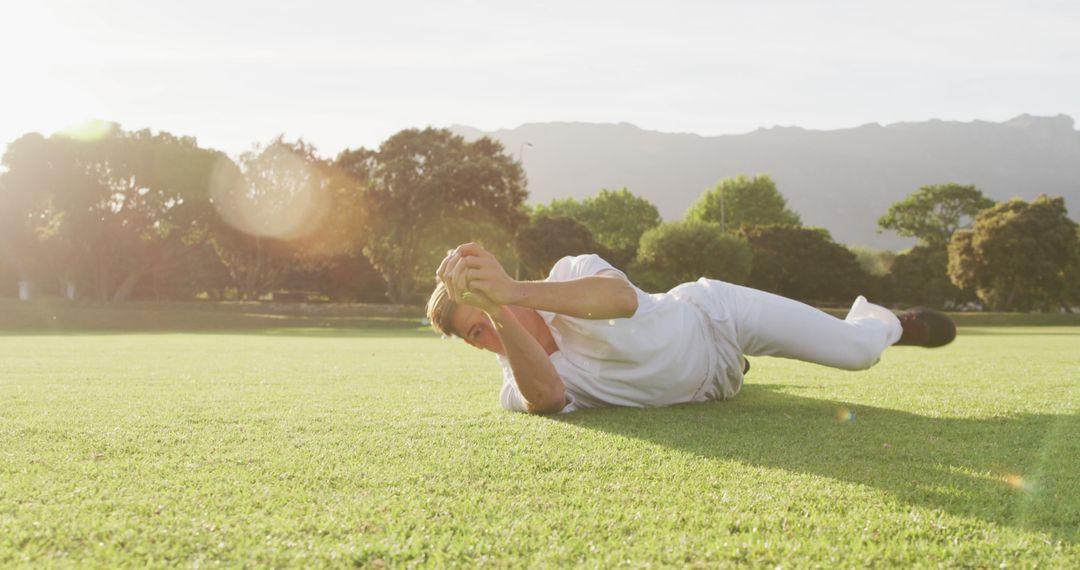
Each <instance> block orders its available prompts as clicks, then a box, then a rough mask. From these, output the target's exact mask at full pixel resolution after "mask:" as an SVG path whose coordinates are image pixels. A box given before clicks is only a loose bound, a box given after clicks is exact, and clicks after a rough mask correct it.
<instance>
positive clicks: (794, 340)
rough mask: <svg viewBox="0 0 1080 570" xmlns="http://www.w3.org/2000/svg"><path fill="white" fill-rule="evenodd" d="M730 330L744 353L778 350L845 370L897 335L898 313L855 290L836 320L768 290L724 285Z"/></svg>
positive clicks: (868, 359)
mask: <svg viewBox="0 0 1080 570" xmlns="http://www.w3.org/2000/svg"><path fill="white" fill-rule="evenodd" d="M728 286H729V287H732V288H733V289H732V290H731V291H730V293H731V294H730V296H729V297H728V298H729V299H731V300H732V301H734V303H733V304H734V305H735V306H734V309H735V310H734V311H732V314H733V315H734V317H735V327H736V336H737V338H738V343H739V348H740V349H741V350H742V351H743V354H746V355H747V356H779V357H782V358H795V359H798V360H804V361H806V362H813V363H816V364H823V365H825V366H832V367H834V368H843V369H845V370H863V369H866V368H870V367H871V366H873V365H874V364H877V361H878V360H879V359H880V358H881V353H882V351H884V350H885V349H886V348H888V347H889V346H891V345H892V344H893V343H895V342H896V341H898V340H900V334H901V332H902V329H901V327H900V319H898V318H896V315H894V314H893V313H892V311H890V310H888V309H886V308H885V307H881V306H878V305H875V304H873V303H870V302H868V301H867V300H866V298H865V297H862V296H859V297H858V298H857V299H855V303H854V304H853V305H852V306H851V311H850V312H848V315H847V318H845V319H843V320H840V319H838V318H836V317H833V316H832V315H829V314H826V313H823V312H821V311H819V310H817V309H815V308H813V307H811V306H809V305H806V304H803V303H800V302H798V301H794V300H791V299H788V298H785V297H781V296H779V295H773V294H772V293H766V292H764V291H758V290H757V289H750V288H749V287H741V286H738V285H728Z"/></svg>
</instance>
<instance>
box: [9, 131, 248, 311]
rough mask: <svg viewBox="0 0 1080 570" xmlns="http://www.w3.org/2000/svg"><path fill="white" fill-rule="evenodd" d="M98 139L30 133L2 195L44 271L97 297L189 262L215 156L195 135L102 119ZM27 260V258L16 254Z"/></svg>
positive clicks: (18, 148)
mask: <svg viewBox="0 0 1080 570" xmlns="http://www.w3.org/2000/svg"><path fill="white" fill-rule="evenodd" d="M105 127H106V128H105V129H103V130H102V132H101V136H99V137H96V138H93V139H89V140H84V139H79V138H73V137H69V136H67V135H65V134H58V135H54V136H52V137H50V138H48V139H45V138H43V137H41V136H40V135H28V136H26V137H23V138H22V139H20V140H18V141H16V142H15V143H12V145H11V146H9V147H8V152H7V153H6V154H5V157H4V165H5V166H6V167H7V169H8V171H7V173H5V180H6V181H5V187H6V188H7V190H6V191H5V193H10V195H11V196H12V197H17V198H16V199H17V201H18V202H19V203H20V205H19V208H20V210H19V211H20V214H19V220H20V222H21V224H20V225H21V226H22V230H20V231H22V233H23V234H24V235H23V238H22V239H26V236H27V235H29V234H26V232H25V231H24V230H29V231H30V232H31V233H32V234H33V235H34V236H35V238H36V239H37V242H38V243H37V245H36V246H31V245H30V244H23V245H22V246H20V249H23V250H24V251H28V250H27V249H26V248H28V247H34V248H37V250H38V251H39V253H41V254H42V256H41V257H42V258H43V259H48V260H50V261H51V265H52V266H51V267H49V268H48V269H47V270H45V272H46V273H49V274H51V275H52V276H54V277H55V278H57V279H59V280H61V281H72V282H78V283H81V284H83V285H84V286H87V287H89V288H90V289H91V290H93V291H94V292H95V293H96V294H97V296H98V298H100V299H103V300H122V299H125V298H127V297H128V296H130V295H131V294H132V293H133V292H134V291H135V290H136V288H137V287H138V286H139V284H140V283H141V282H142V280H143V278H144V277H146V276H147V275H150V274H152V273H153V272H161V271H165V270H168V269H175V268H176V267H178V266H182V265H184V264H185V262H186V261H187V260H186V259H185V256H184V253H185V252H187V251H190V247H189V246H190V245H191V243H190V240H191V239H192V236H193V234H194V233H197V231H198V228H199V227H200V225H201V224H202V223H204V222H205V220H206V219H207V217H208V216H210V215H212V210H211V209H210V206H209V199H208V186H209V180H210V178H211V172H212V171H213V169H214V167H215V165H216V164H217V163H218V162H219V161H222V160H225V161H227V160H228V159H227V158H225V157H224V155H222V154H221V153H219V152H216V151H211V150H207V149H202V148H200V147H199V146H198V145H197V144H196V142H195V139H193V138H190V137H176V136H173V135H171V134H168V133H156V134H155V133H152V132H150V131H149V130H141V131H135V132H125V131H122V130H121V129H120V128H119V126H118V125H115V124H105ZM21 257H23V258H25V256H21Z"/></svg>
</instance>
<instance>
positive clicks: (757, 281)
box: [742, 225, 869, 302]
mask: <svg viewBox="0 0 1080 570" xmlns="http://www.w3.org/2000/svg"><path fill="white" fill-rule="evenodd" d="M742 235H743V236H745V238H746V240H747V242H748V243H749V244H750V250H751V251H752V252H753V254H754V268H753V271H751V272H750V277H749V282H748V284H749V285H750V286H751V287H754V288H757V289H761V290H763V291H769V292H772V293H776V294H777V295H783V296H785V297H789V298H792V299H798V300H800V301H805V302H812V301H850V300H851V299H852V298H854V297H855V295H857V294H859V293H865V288H866V286H867V284H868V282H869V276H868V275H867V273H866V272H865V271H863V269H862V266H860V265H859V261H858V260H857V259H856V257H855V254H853V253H852V252H851V251H849V250H848V249H847V248H846V247H844V246H842V245H840V244H838V243H836V242H834V241H833V240H832V237H831V236H830V235H829V232H828V231H826V230H824V229H821V228H804V227H801V226H777V225H769V226H754V227H748V228H743V230H742Z"/></svg>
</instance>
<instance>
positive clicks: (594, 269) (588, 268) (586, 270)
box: [547, 253, 629, 281]
mask: <svg viewBox="0 0 1080 570" xmlns="http://www.w3.org/2000/svg"><path fill="white" fill-rule="evenodd" d="M603 274H611V275H617V276H619V277H622V278H623V279H626V274H625V273H623V272H622V271H619V270H618V269H615V267H614V266H612V265H611V264H610V263H608V262H607V261H604V258H602V257H600V256H599V255H596V254H595V253H590V254H587V255H568V256H566V257H564V258H562V259H560V260H559V261H557V262H555V265H554V266H552V268H551V273H549V274H548V278H547V281H570V280H571V279H578V278H579V277H591V276H593V275H603ZM627 280H628V281H629V279H627Z"/></svg>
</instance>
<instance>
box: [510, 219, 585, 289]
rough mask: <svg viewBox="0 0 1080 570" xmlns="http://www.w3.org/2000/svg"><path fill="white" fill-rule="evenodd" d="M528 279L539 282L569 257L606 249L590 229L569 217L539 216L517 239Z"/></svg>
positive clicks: (520, 232) (525, 275)
mask: <svg viewBox="0 0 1080 570" xmlns="http://www.w3.org/2000/svg"><path fill="white" fill-rule="evenodd" d="M516 244H517V250H518V252H520V254H521V263H522V266H523V269H524V270H525V274H524V277H527V278H533V279H539V278H543V277H545V276H546V275H547V273H548V272H549V271H550V270H551V266H553V265H555V262H556V261H558V260H560V259H562V258H563V257H565V256H567V255H581V254H585V253H601V254H602V251H601V250H602V246H601V245H600V244H598V243H596V240H595V239H593V234H592V232H591V231H589V228H587V227H585V225H584V224H582V223H581V222H579V221H577V220H575V219H573V218H568V217H566V216H552V215H549V214H543V213H542V214H537V215H534V216H533V217H532V219H531V220H530V222H529V225H527V226H525V227H523V228H521V229H520V230H519V231H518V235H517V240H516Z"/></svg>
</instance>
